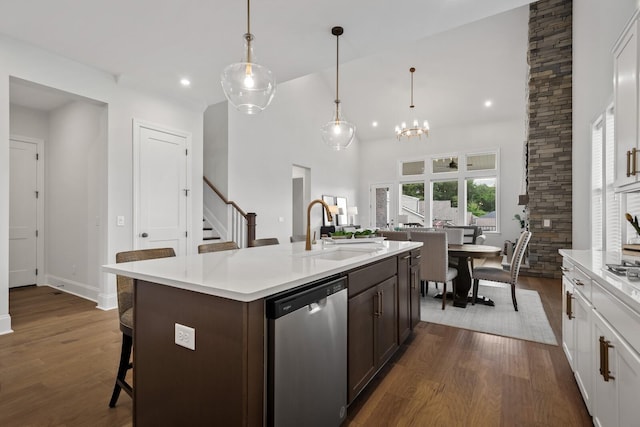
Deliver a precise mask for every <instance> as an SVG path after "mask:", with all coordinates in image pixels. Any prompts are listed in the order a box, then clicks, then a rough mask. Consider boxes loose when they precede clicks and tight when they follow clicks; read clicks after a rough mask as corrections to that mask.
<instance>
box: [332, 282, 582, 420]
mask: <svg viewBox="0 0 640 427" xmlns="http://www.w3.org/2000/svg"><path fill="white" fill-rule="evenodd" d="M519 282H520V286H521V287H522V288H523V289H533V290H536V291H538V293H539V294H540V298H541V300H542V303H543V306H544V309H545V312H546V314H547V317H548V318H549V322H550V324H551V326H552V328H553V331H554V333H555V335H556V339H557V341H558V342H561V338H562V294H561V292H562V291H561V281H560V279H556V280H552V279H539V278H532V277H522V276H520V279H519ZM505 292H509V291H508V290H505ZM381 373H382V374H383V375H379V377H378V378H376V379H375V380H374V382H373V383H372V384H370V386H369V387H368V388H367V389H365V390H364V392H363V393H362V394H361V395H360V396H359V397H358V398H357V399H356V401H355V402H354V403H353V404H352V405H351V406H350V407H349V412H348V418H349V419H348V422H347V423H345V424H346V425H347V426H350V427H356V426H358V427H359V426H505V427H507V426H565V427H567V426H579V427H583V426H592V425H593V424H592V420H591V417H590V416H589V413H588V412H587V409H586V407H585V405H584V402H583V401H582V397H581V395H580V392H579V390H578V386H577V385H576V382H575V380H574V377H573V373H572V372H571V369H570V367H569V364H568V362H567V359H566V357H565V355H564V352H563V351H562V347H560V346H551V345H546V344H539V343H534V342H530V341H523V340H517V339H512V338H505V337H499V336H494V335H489V334H483V333H478V332H472V331H468V330H464V329H458V328H452V327H449V326H443V325H438V324H428V323H424V322H422V323H420V324H419V325H418V326H417V328H416V330H415V331H414V334H413V336H412V337H411V338H410V339H409V342H408V343H407V344H406V345H404V346H403V347H402V348H401V349H400V350H399V353H398V354H397V355H396V356H394V358H393V359H392V362H391V363H390V364H388V365H387V366H386V367H385V368H383V371H382V372H381Z"/></svg>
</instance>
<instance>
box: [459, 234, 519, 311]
mask: <svg viewBox="0 0 640 427" xmlns="http://www.w3.org/2000/svg"><path fill="white" fill-rule="evenodd" d="M529 240H531V232H530V231H523V232H522V234H520V237H519V238H518V242H517V243H516V248H515V250H514V252H513V258H512V259H511V265H510V267H509V270H508V271H507V270H504V269H502V268H497V267H478V268H474V269H473V271H472V274H471V275H472V277H473V298H472V300H471V303H472V304H475V303H476V298H477V297H478V285H479V283H480V280H488V281H490V282H500V283H508V284H509V285H511V299H512V301H513V308H514V309H515V310H516V311H518V302H517V301H516V284H517V282H518V273H519V272H520V265H521V264H522V260H523V258H524V254H525V252H526V250H527V245H528V244H529Z"/></svg>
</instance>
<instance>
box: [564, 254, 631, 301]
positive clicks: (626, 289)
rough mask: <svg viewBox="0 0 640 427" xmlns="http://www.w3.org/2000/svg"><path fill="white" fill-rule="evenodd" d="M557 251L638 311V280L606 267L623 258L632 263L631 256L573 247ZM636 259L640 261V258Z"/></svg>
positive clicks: (617, 262) (619, 262)
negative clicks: (630, 278) (618, 273)
mask: <svg viewBox="0 0 640 427" xmlns="http://www.w3.org/2000/svg"><path fill="white" fill-rule="evenodd" d="M559 252H560V255H562V256H563V257H567V258H568V259H570V260H571V261H573V262H574V263H575V264H577V265H579V266H580V267H581V269H582V270H584V272H585V273H587V274H588V275H589V276H591V277H592V278H594V279H596V281H597V282H598V283H599V284H600V285H601V286H604V287H606V289H607V290H608V291H609V292H611V293H612V294H614V295H616V296H617V297H618V298H619V299H620V300H622V301H623V302H625V303H626V304H627V305H629V306H630V307H632V308H633V309H634V310H635V311H636V312H638V313H640V280H629V279H627V277H626V276H624V275H617V274H615V273H613V272H611V271H609V269H608V268H607V264H617V265H619V264H621V263H622V260H623V258H624V259H625V260H626V261H628V262H631V263H633V262H634V259H633V258H630V257H627V256H623V255H622V254H621V253H620V252H603V251H593V250H574V249H560V251H559ZM637 260H638V262H640V259H637ZM638 267H640V265H639V266H638Z"/></svg>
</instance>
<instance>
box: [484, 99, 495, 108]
mask: <svg viewBox="0 0 640 427" xmlns="http://www.w3.org/2000/svg"><path fill="white" fill-rule="evenodd" d="M492 105H493V101H491V100H490V99H487V100H486V101H484V106H485V107H491V106H492Z"/></svg>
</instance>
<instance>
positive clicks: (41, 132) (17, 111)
mask: <svg viewBox="0 0 640 427" xmlns="http://www.w3.org/2000/svg"><path fill="white" fill-rule="evenodd" d="M10 112H11V113H10V114H11V124H10V129H9V130H10V132H11V134H12V135H19V136H27V137H29V138H36V139H41V140H43V141H45V143H46V142H47V140H48V139H49V113H47V112H46V111H40V110H34V109H33V108H27V107H23V106H20V105H15V104H11V106H10Z"/></svg>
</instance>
